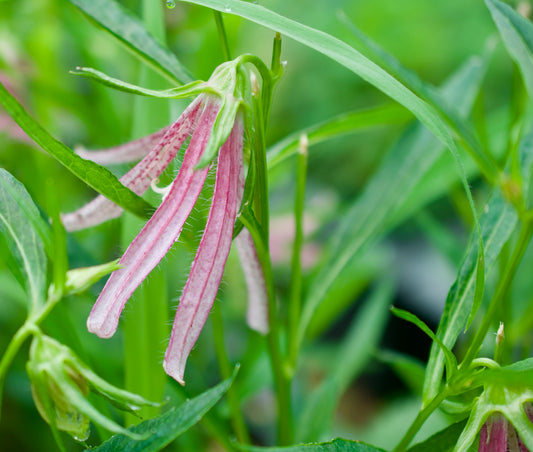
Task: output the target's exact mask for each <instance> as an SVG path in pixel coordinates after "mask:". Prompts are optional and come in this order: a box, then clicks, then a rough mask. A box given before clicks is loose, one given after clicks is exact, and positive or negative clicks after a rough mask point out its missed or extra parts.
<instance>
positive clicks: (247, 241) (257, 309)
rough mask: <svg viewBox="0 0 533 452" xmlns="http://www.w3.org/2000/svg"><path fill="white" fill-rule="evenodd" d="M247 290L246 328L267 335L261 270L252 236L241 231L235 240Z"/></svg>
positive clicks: (265, 300)
mask: <svg viewBox="0 0 533 452" xmlns="http://www.w3.org/2000/svg"><path fill="white" fill-rule="evenodd" d="M235 245H236V247H237V252H238V253H239V258H240V260H241V265H242V269H243V272H244V279H245V281H246V287H247V289H248V310H247V312H246V320H247V322H248V326H249V327H250V328H252V329H254V330H256V331H258V332H259V333H261V334H266V333H268V299H267V292H266V284H265V277H264V275H263V268H262V267H261V263H260V262H259V257H258V256H257V251H256V249H255V245H254V241H253V239H252V236H251V235H250V233H249V232H248V230H247V229H243V230H242V231H241V232H240V234H239V235H238V236H237V237H236V238H235Z"/></svg>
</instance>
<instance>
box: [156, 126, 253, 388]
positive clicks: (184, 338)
mask: <svg viewBox="0 0 533 452" xmlns="http://www.w3.org/2000/svg"><path fill="white" fill-rule="evenodd" d="M242 140H243V128H242V123H241V121H237V122H236V123H235V125H234V127H233V129H232V132H231V134H230V136H229V137H228V139H227V140H226V142H225V143H224V145H223V146H222V148H221V149H220V152H219V155H218V167H217V177H216V182H215V190H214V193H213V201H212V205H211V209H210V211H209V217H208V219H207V224H206V227H205V231H204V235H203V237H202V240H201V241H200V246H199V247H198V252H197V253H196V257H195V259H194V262H193V265H192V268H191V272H190V274H189V278H188V280H187V284H186V285H185V289H184V290H183V294H182V296H181V300H180V303H179V305H178V310H177V312H176V317H175V320H174V325H173V327H172V334H171V337H170V343H169V345H168V348H167V351H166V353H165V361H164V363H163V366H164V368H165V372H166V373H167V374H168V375H170V376H171V377H173V378H174V379H175V380H176V381H178V382H179V383H181V384H184V380H183V375H184V371H185V365H186V362H187V358H188V356H189V353H190V351H191V350H192V348H193V346H194V344H195V343H196V340H197V339H198V336H199V335H200V332H201V330H202V328H203V326H204V324H205V322H206V320H207V316H208V315H209V311H210V310H211V307H212V306H213V302H214V300H215V297H216V295H217V292H218V288H219V285H220V281H221V279H222V275H223V273H224V266H225V265H226V260H227V258H228V255H229V252H230V249H231V241H232V236H233V227H234V224H235V216H236V213H237V200H238V198H240V196H239V194H238V191H239V189H240V184H239V175H240V172H241V168H242V146H243V144H242Z"/></svg>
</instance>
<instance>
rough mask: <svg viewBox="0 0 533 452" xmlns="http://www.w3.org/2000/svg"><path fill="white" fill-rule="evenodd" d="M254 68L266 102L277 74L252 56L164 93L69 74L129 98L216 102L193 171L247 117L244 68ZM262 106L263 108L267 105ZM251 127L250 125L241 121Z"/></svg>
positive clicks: (92, 73)
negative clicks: (210, 126)
mask: <svg viewBox="0 0 533 452" xmlns="http://www.w3.org/2000/svg"><path fill="white" fill-rule="evenodd" d="M247 64H251V65H253V66H254V67H255V69H256V70H257V72H258V73H259V75H260V76H261V79H262V91H263V97H265V98H270V92H271V90H272V87H273V85H274V83H275V81H276V80H277V79H278V78H279V76H280V74H281V73H276V74H273V73H272V72H271V71H270V70H269V69H268V68H267V67H266V65H265V64H264V63H263V62H262V61H261V60H260V59H259V58H258V57H256V56H254V55H241V56H239V57H238V58H236V59H234V60H232V61H227V62H225V63H222V64H221V65H220V66H218V67H217V68H216V69H215V70H214V71H213V73H212V75H211V77H210V78H209V80H208V81H201V80H197V81H194V82H191V83H188V84H186V85H183V86H180V87H177V88H171V89H167V90H151V89H146V88H142V87H139V86H136V85H132V84H130V83H127V82H124V81H122V80H118V79H116V78H113V77H110V76H108V75H106V74H104V73H102V72H100V71H97V70H95V69H91V68H77V69H76V71H72V73H73V74H76V75H81V76H84V77H88V78H91V79H93V80H96V81H97V82H99V83H102V84H104V85H106V86H109V87H111V88H114V89H117V90H120V91H124V92H127V93H130V94H137V95H141V96H149V97H157V98H164V99H184V98H188V97H193V96H199V95H203V96H205V98H206V102H207V101H209V99H210V98H211V97H212V96H214V97H216V98H218V99H217V100H218V102H220V108H219V111H218V113H217V116H216V119H215V123H214V125H213V130H212V132H211V135H210V137H209V141H208V143H207V145H206V148H205V150H204V152H203V154H202V157H201V159H200V161H199V162H198V164H197V165H196V169H201V168H205V167H206V166H208V165H209V164H210V163H211V162H212V161H213V159H214V158H215V156H216V154H217V153H218V150H219V149H220V147H221V146H222V145H223V144H224V142H225V141H226V139H227V138H228V136H229V134H230V133H231V130H232V128H233V125H234V123H235V121H236V120H238V114H239V112H240V111H243V113H244V115H245V116H250V115H251V108H250V104H251V100H250V99H251V95H252V89H251V81H250V72H249V71H248V70H247V69H246V68H245V65H247ZM267 104H268V103H266V104H265V105H267ZM245 123H246V124H251V123H252V122H251V121H245Z"/></svg>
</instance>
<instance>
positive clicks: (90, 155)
mask: <svg viewBox="0 0 533 452" xmlns="http://www.w3.org/2000/svg"><path fill="white" fill-rule="evenodd" d="M169 128H170V126H166V127H164V128H163V129H161V130H158V131H157V132H155V133H153V134H152V135H148V136H146V137H142V138H139V139H138V140H134V141H130V142H128V143H125V144H121V145H120V146H114V147H112V148H108V149H95V150H87V149H85V148H84V147H81V146H77V147H76V148H75V149H74V151H76V154H78V155H79V156H80V157H82V158H84V159H87V160H91V161H93V162H95V163H98V164H99V165H114V164H118V163H129V162H135V161H137V160H140V159H142V158H143V157H145V156H146V155H148V153H149V152H150V150H151V149H152V148H153V147H154V146H155V145H156V144H157V143H159V142H160V141H161V139H162V138H163V137H164V136H165V134H166V133H167V132H168V130H169Z"/></svg>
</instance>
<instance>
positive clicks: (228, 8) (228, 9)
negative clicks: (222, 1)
mask: <svg viewBox="0 0 533 452" xmlns="http://www.w3.org/2000/svg"><path fill="white" fill-rule="evenodd" d="M224 11H225V12H227V13H231V8H230V7H229V5H226V6H224Z"/></svg>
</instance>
